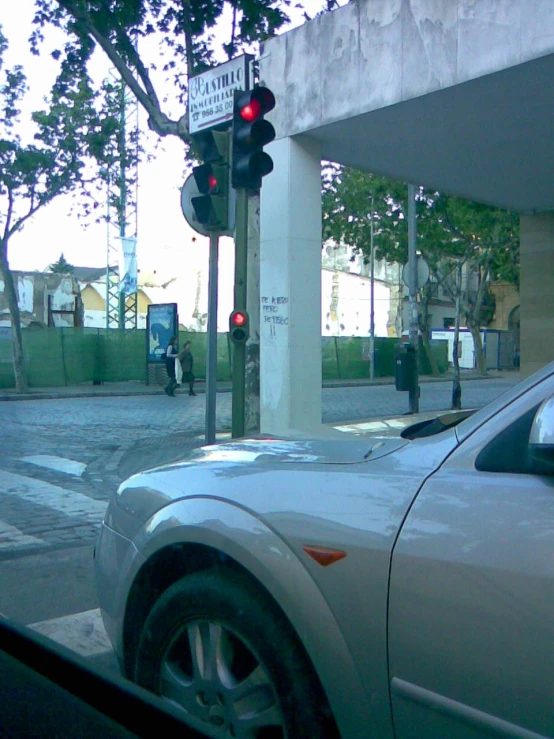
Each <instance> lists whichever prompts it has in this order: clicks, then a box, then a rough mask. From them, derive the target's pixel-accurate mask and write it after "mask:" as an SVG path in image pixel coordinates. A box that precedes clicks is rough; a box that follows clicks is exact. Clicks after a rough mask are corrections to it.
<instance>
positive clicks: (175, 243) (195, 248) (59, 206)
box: [0, 0, 322, 277]
mask: <svg viewBox="0 0 554 739" xmlns="http://www.w3.org/2000/svg"><path fill="white" fill-rule="evenodd" d="M304 5H305V7H306V9H307V10H308V12H309V13H311V14H312V15H313V14H315V12H317V11H318V10H319V9H320V8H321V5H322V0H305V2H304ZM15 8H17V11H16V12H14V11H15ZM33 10H34V0H17V3H8V2H6V0H4V2H2V3H0V24H1V25H2V26H3V32H4V35H5V36H6V37H7V39H8V42H9V45H10V46H9V51H8V54H7V55H6V66H11V65H13V64H16V63H18V64H22V66H23V69H24V72H25V74H26V75H27V81H28V84H29V92H28V95H27V96H26V98H25V112H26V116H24V117H23V119H22V120H23V124H24V125H23V128H25V118H26V119H27V120H29V114H30V111H32V110H37V109H40V108H41V103H42V99H43V97H44V95H46V94H47V92H48V90H49V88H50V86H51V84H52V82H53V79H54V76H55V70H56V64H55V62H54V61H53V60H51V59H50V58H49V56H48V54H47V53H43V54H42V55H41V56H40V57H38V58H37V57H35V56H33V55H32V54H31V53H30V51H29V44H28V37H29V35H30V33H31V29H32V18H33ZM291 16H293V18H294V20H293V23H292V25H291V27H294V26H297V25H300V24H301V23H302V22H303V19H302V15H301V12H300V11H299V10H295V9H292V10H291ZM224 32H225V29H222V33H224ZM58 38H59V37H58ZM56 40H57V38H56V35H55V32H54V31H49V32H48V34H47V35H46V45H45V49H48V48H53V45H54V44H55V42H56ZM156 54H157V52H154V55H156ZM145 56H146V55H145ZM147 56H148V59H149V60H150V59H151V60H152V61H156V60H155V59H154V56H153V55H151V54H148V55H147ZM108 72H109V67H108V63H107V61H106V60H105V59H104V57H103V55H102V54H101V53H99V54H98V55H97V58H96V59H95V66H94V72H93V76H94V77H95V78H97V79H101V78H102V77H105V76H106V75H107V74H108ZM171 112H172V113H175V111H171ZM183 112H184V110H183ZM145 118H146V115H145V114H144V113H143V112H142V110H140V111H139V119H142V124H143V126H144V124H145ZM146 140H147V141H148V142H149V148H150V149H151V151H153V143H154V141H155V140H156V139H155V137H154V136H153V135H152V134H149V135H148V138H147V139H146ZM183 171H184V150H183V145H182V143H181V142H179V141H178V140H177V139H176V138H175V137H166V138H165V139H163V140H162V141H161V142H160V143H159V145H158V148H157V150H156V152H155V156H154V159H153V161H151V162H148V163H144V164H142V165H141V167H140V171H139V192H138V204H139V205H138V239H137V261H138V267H139V269H140V270H141V271H149V272H150V271H152V270H153V269H156V268H157V271H158V273H160V272H162V273H164V274H166V275H167V276H168V277H170V276H175V271H176V270H178V269H179V268H181V267H183V268H184V267H186V265H187V264H188V263H195V264H197V263H198V262H199V261H200V262H204V261H206V262H207V253H208V240H207V239H206V238H205V237H203V236H199V235H197V234H196V233H195V232H193V231H192V229H191V228H190V227H189V226H188V224H187V223H186V221H185V219H184V217H183V215H182V212H181V206H180V188H181V186H182V184H183V182H184V175H183ZM71 203H72V198H71V197H70V196H62V197H60V198H58V199H57V200H55V201H54V202H52V203H51V204H50V205H48V206H46V207H45V208H44V209H42V210H41V211H39V212H38V213H37V214H36V215H35V216H34V217H33V218H32V219H30V220H29V221H27V223H26V224H25V226H24V228H23V229H22V231H20V232H19V233H18V234H16V235H14V236H13V238H12V239H11V241H10V245H9V253H8V258H9V263H10V267H11V269H12V270H24V271H27V270H39V271H43V270H44V269H46V268H47V267H48V265H50V264H52V263H53V262H55V261H56V260H57V259H58V257H59V256H60V254H61V253H62V252H63V254H64V256H65V258H66V260H67V261H68V262H69V263H70V264H73V265H74V266H80V267H84V266H87V267H102V266H105V265H106V259H107V227H106V224H105V223H101V224H95V223H91V222H89V224H88V225H87V227H86V228H84V227H83V222H82V221H80V220H79V219H78V218H77V216H76V215H70V214H69V212H70V210H71ZM193 238H195V241H193ZM221 246H222V249H232V243H231V242H230V240H229V239H223V240H222V245H221Z"/></svg>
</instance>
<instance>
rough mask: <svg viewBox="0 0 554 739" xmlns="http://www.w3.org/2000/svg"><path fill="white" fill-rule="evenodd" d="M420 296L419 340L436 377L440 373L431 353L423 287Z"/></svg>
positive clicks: (427, 304)
mask: <svg viewBox="0 0 554 739" xmlns="http://www.w3.org/2000/svg"><path fill="white" fill-rule="evenodd" d="M420 297H421V300H420V303H419V305H420V308H421V312H420V314H419V327H420V329H421V340H422V342H423V348H424V349H425V354H426V355H427V359H428V360H429V365H430V367H431V373H432V375H433V377H438V376H439V375H440V372H439V365H438V363H437V358H436V357H435V355H434V354H433V350H432V348H431V344H430V342H429V295H428V291H427V289H426V288H423V290H422V291H421V293H420Z"/></svg>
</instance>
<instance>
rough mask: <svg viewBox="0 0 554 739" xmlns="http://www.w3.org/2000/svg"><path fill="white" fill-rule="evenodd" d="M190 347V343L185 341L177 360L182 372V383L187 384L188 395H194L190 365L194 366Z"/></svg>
mask: <svg viewBox="0 0 554 739" xmlns="http://www.w3.org/2000/svg"><path fill="white" fill-rule="evenodd" d="M191 346H192V344H191V342H190V341H185V343H184V344H183V348H182V349H181V351H180V352H179V356H178V360H179V361H180V362H181V368H182V370H183V382H188V384H189V395H196V393H195V392H194V380H195V379H196V378H195V377H194V374H193V372H192V365H193V364H194V357H193V356H192V353H191V351H190V347H191Z"/></svg>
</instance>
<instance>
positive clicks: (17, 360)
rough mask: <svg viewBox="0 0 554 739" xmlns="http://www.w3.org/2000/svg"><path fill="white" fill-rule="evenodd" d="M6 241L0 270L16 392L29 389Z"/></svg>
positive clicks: (1, 252) (3, 243) (1, 256)
mask: <svg viewBox="0 0 554 739" xmlns="http://www.w3.org/2000/svg"><path fill="white" fill-rule="evenodd" d="M7 251H8V242H7V240H5V241H4V242H2V243H1V244H0V272H1V274H2V278H3V280H4V294H5V295H6V300H7V302H8V309H9V311H10V318H11V321H12V357H13V371H14V375H15V388H16V390H17V392H18V393H26V392H28V391H29V387H28V385H27V373H26V371H25V358H24V356H23V340H22V336H21V319H20V316H19V305H18V301H17V293H16V291H15V283H14V280H13V275H12V273H11V271H10V267H9V264H8V257H7Z"/></svg>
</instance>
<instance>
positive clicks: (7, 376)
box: [0, 328, 448, 388]
mask: <svg viewBox="0 0 554 739" xmlns="http://www.w3.org/2000/svg"><path fill="white" fill-rule="evenodd" d="M186 340H190V341H191V342H192V353H193V356H194V373H195V375H196V376H197V377H198V378H199V379H203V378H205V376H206V375H205V373H206V345H207V334H205V333H191V332H184V331H181V332H180V333H179V345H180V346H182V345H183V343H184V342H185V341H186ZM368 343H369V342H368V339H365V338H360V337H352V338H349V337H342V336H341V337H323V338H322V372H323V379H325V380H330V379H359V378H363V377H368V375H369V361H368V353H367V350H368ZM397 346H398V339H388V338H377V339H375V376H376V377H390V376H392V375H394V357H395V353H396V348H397ZM447 347H448V343H447V342H446V341H440V342H436V343H435V345H434V346H433V347H432V351H433V353H434V354H435V356H436V358H437V363H438V366H439V370H440V371H441V372H445V371H446V369H447V367H448V360H447ZM23 352H24V355H25V361H26V365H27V377H28V382H29V386H30V387H59V386H64V385H79V384H81V383H85V382H96V383H103V382H125V381H129V380H138V381H144V380H145V378H146V366H145V361H146V331H145V330H144V329H138V330H136V331H130V330H127V331H119V330H117V329H110V330H108V329H95V328H41V329H26V330H25V331H23ZM420 372H421V373H423V374H429V373H430V367H429V362H428V359H427V356H426V355H425V352H424V351H423V347H421V351H420ZM217 378H218V380H221V381H225V380H230V379H231V351H230V346H229V341H228V338H227V334H220V335H219V336H218V337H217ZM14 386H15V379H14V375H13V366H12V351H11V340H9V339H2V340H0V387H4V388H5V387H14Z"/></svg>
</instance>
